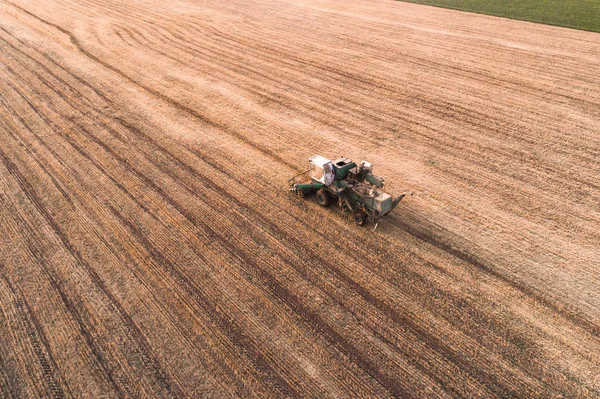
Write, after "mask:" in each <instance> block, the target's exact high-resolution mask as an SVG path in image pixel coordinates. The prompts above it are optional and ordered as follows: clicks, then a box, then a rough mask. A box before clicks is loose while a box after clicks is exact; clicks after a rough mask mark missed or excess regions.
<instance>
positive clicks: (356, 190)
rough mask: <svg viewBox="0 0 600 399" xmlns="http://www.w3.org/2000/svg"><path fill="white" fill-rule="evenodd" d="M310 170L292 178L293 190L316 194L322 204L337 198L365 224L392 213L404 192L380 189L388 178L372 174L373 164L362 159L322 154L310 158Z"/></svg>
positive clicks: (327, 203)
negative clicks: (334, 158)
mask: <svg viewBox="0 0 600 399" xmlns="http://www.w3.org/2000/svg"><path fill="white" fill-rule="evenodd" d="M308 165H309V168H308V170H307V171H305V172H303V173H300V174H299V175H297V176H294V177H292V178H291V179H289V181H288V183H289V185H290V191H291V192H293V193H295V194H297V195H299V196H301V197H307V196H309V195H312V194H316V197H317V202H318V203H319V205H321V206H324V207H327V206H329V205H330V204H331V203H332V202H334V201H337V203H338V206H339V207H340V208H342V210H350V211H351V212H353V213H354V221H355V222H356V224H358V225H359V226H363V225H365V224H366V223H367V221H370V222H372V223H376V225H375V228H377V223H378V222H379V220H380V219H381V218H382V217H383V216H385V215H387V214H389V213H390V212H391V211H392V209H394V208H395V207H396V206H397V205H398V203H399V202H400V201H401V200H402V198H404V196H405V194H400V195H399V196H398V197H396V198H395V199H392V196H391V195H390V194H388V193H385V192H383V191H381V190H382V189H383V188H384V186H385V181H384V179H383V178H381V177H379V176H375V175H374V174H373V165H371V163H370V162H367V161H362V162H361V163H360V165H357V164H356V163H355V162H353V161H352V160H351V159H348V158H344V157H342V158H339V159H337V160H335V161H331V160H329V159H327V158H325V157H322V156H321V155H314V156H312V157H310V158H308Z"/></svg>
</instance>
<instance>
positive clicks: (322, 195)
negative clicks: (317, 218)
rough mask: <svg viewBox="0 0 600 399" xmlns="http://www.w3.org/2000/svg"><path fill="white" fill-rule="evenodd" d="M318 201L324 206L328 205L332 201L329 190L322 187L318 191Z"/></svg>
mask: <svg viewBox="0 0 600 399" xmlns="http://www.w3.org/2000/svg"><path fill="white" fill-rule="evenodd" d="M317 202H318V203H319V205H321V206H322V207H328V206H329V204H330V203H331V196H330V195H329V193H328V192H327V191H325V190H323V189H320V190H319V191H317Z"/></svg>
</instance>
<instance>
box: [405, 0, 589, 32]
mask: <svg viewBox="0 0 600 399" xmlns="http://www.w3.org/2000/svg"><path fill="white" fill-rule="evenodd" d="M403 1H407V2H410V3H418V4H427V5H430V6H436V7H443V8H452V9H455V10H461V11H470V12H476V13H479V14H487V15H495V16H497V17H505V18H512V19H520V20H523V21H531V22H539V23H543V24H548V25H556V26H564V27H566V28H575V29H582V30H587V31H592V32H600V0H403Z"/></svg>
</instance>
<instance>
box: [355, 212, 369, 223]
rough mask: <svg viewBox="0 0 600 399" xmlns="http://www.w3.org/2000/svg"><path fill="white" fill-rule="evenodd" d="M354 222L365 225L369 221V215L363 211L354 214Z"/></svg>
mask: <svg viewBox="0 0 600 399" xmlns="http://www.w3.org/2000/svg"><path fill="white" fill-rule="evenodd" d="M354 223H356V224H357V225H359V226H364V225H365V224H366V223H367V215H365V214H364V213H362V212H359V213H356V214H354Z"/></svg>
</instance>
